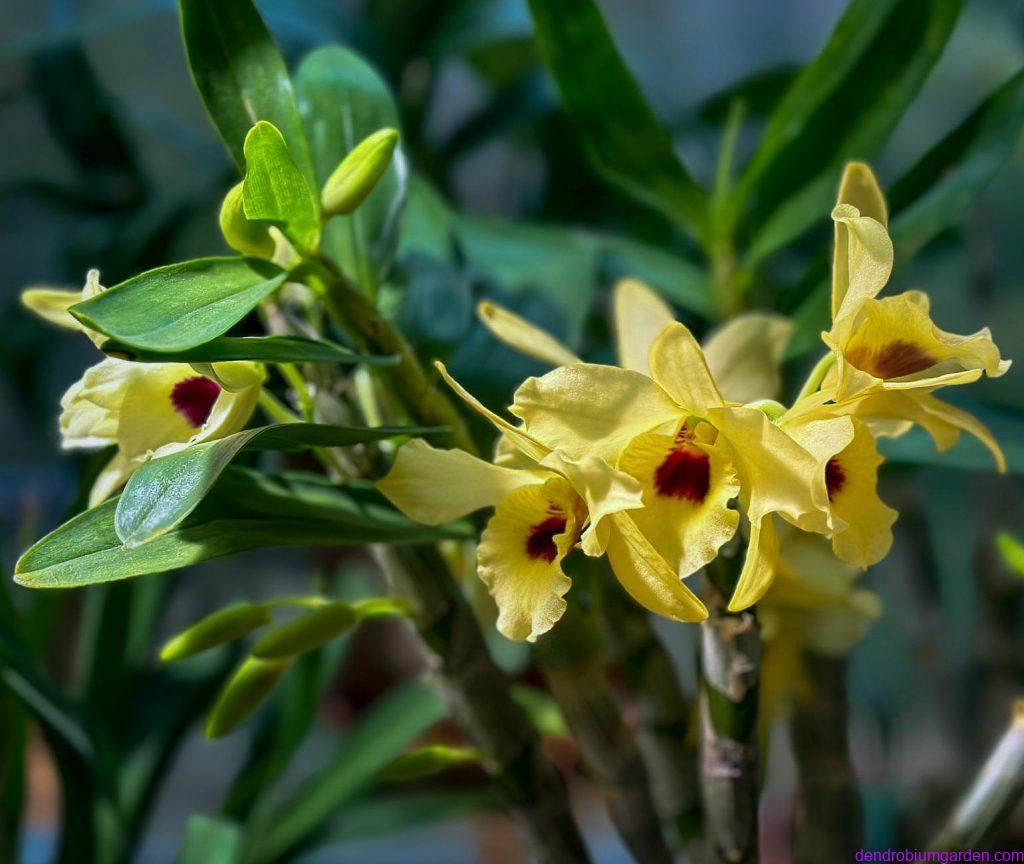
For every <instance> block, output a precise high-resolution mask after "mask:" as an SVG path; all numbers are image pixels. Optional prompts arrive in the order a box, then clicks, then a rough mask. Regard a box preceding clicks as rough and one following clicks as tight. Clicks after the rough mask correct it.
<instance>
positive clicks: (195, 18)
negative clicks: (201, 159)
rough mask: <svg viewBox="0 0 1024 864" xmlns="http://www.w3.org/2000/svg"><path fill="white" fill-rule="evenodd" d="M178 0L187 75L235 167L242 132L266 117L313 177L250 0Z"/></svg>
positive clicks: (283, 81) (270, 45)
mask: <svg viewBox="0 0 1024 864" xmlns="http://www.w3.org/2000/svg"><path fill="white" fill-rule="evenodd" d="M179 5H180V7H181V32H182V38H183V39H184V41H185V53H186V54H187V55H188V64H189V68H190V69H191V70H192V78H193V80H194V81H195V83H196V87H197V88H198V90H199V94H200V96H202V98H203V104H204V105H206V110H207V112H208V113H209V115H210V119H211V120H213V124H214V126H216V127H217V131H218V132H219V133H220V137H221V139H222V140H223V141H224V144H225V146H226V147H227V149H228V152H229V153H230V154H231V157H232V158H233V159H234V160H235V164H236V165H237V166H238V169H239V172H240V173H244V171H245V155H244V153H243V149H242V146H243V143H244V141H245V136H246V135H247V134H248V132H249V129H250V128H252V126H253V124H254V123H255V122H256V121H257V120H267V121H268V122H270V123H273V124H274V125H275V126H276V127H277V128H278V129H279V130H280V131H281V134H282V135H284V140H285V141H287V142H288V148H289V150H290V151H291V154H292V157H293V158H294V159H295V162H296V164H297V165H298V166H299V167H300V168H301V170H302V172H303V174H304V175H305V176H306V178H307V179H308V180H309V181H310V182H313V181H314V180H315V175H314V172H313V160H312V158H311V156H310V152H309V145H308V143H307V141H306V137H305V132H304V130H303V127H302V120H301V118H300V117H299V111H298V108H297V107H296V105H295V94H294V91H293V89H292V83H291V80H290V79H289V77H288V70H287V68H286V67H285V65H284V60H283V59H282V58H281V55H280V53H279V52H278V50H277V46H276V45H274V41H273V39H271V37H270V33H269V32H268V31H267V27H266V25H265V24H264V23H263V19H262V18H260V14H259V12H257V11H256V7H255V6H254V5H253V3H252V0H179Z"/></svg>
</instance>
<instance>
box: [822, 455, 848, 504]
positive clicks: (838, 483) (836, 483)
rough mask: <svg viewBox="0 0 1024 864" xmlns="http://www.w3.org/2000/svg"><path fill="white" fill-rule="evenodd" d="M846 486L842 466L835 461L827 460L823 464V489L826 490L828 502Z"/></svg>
mask: <svg viewBox="0 0 1024 864" xmlns="http://www.w3.org/2000/svg"><path fill="white" fill-rule="evenodd" d="M845 485H846V472H845V471H844V470H843V466H842V465H840V464H839V463H838V462H837V461H836V460H835V459H829V460H828V462H826V463H825V488H826V489H827V490H828V500H829V501H831V500H832V496H833V495H835V494H836V492H838V491H840V490H841V489H842V488H843V486H845Z"/></svg>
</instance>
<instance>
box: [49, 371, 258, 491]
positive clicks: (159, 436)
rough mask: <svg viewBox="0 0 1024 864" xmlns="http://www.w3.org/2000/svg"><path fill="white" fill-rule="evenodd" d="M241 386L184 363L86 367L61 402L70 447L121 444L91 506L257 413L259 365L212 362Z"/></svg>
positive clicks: (99, 479)
mask: <svg viewBox="0 0 1024 864" xmlns="http://www.w3.org/2000/svg"><path fill="white" fill-rule="evenodd" d="M214 367H215V369H216V370H217V371H218V372H219V373H220V377H221V378H222V380H223V379H225V378H226V379H229V380H231V381H232V382H233V383H234V385H235V387H236V388H237V389H233V390H228V389H226V388H225V387H222V386H221V384H219V383H217V381H215V380H213V379H211V378H207V377H205V376H203V375H199V374H197V373H196V371H195V370H194V369H193V368H192V367H191V366H189V365H188V364H187V363H130V362H128V361H127V360H117V359H114V358H108V359H107V360H103V361H101V362H100V363H97V364H96V365H95V366H92V367H91V368H89V369H87V370H86V371H85V374H84V375H83V376H82V378H81V379H80V380H79V381H76V382H75V383H74V384H72V385H71V387H70V388H69V389H68V391H67V392H66V393H65V394H64V397H63V398H62V399H61V408H62V413H61V415H60V431H61V438H62V442H63V446H64V447H65V448H66V449H73V448H85V449H96V448H101V447H108V446H111V445H116V446H117V453H116V454H115V455H114V457H113V458H112V459H111V460H110V462H109V463H108V464H107V466H106V467H105V468H104V469H103V471H101V472H100V474H99V476H98V477H97V478H96V482H95V483H94V484H93V487H92V491H91V492H90V495H89V506H90V507H93V506H95V505H96V504H99V503H100V502H101V501H103V500H105V499H106V498H108V497H109V496H110V495H112V494H113V493H114V492H116V491H117V490H118V489H119V488H120V487H121V486H122V485H123V484H124V483H125V482H126V481H127V480H128V478H129V477H130V476H131V475H132V473H133V472H134V471H135V470H136V469H137V468H138V467H139V466H140V465H141V464H142V463H143V462H145V461H146V460H147V459H149V458H150V457H152V456H162V455H165V454H166V453H169V452H173V451H174V450H178V449H181V448H183V447H187V446H189V445H190V444H196V443H199V442H200V441H209V440H212V439H214V438H222V437H224V436H225V435H230V434H232V433H233V432H237V431H239V430H240V429H242V428H243V427H244V426H245V424H246V423H247V422H248V420H249V418H250V417H251V416H252V412H253V411H254V410H255V408H256V403H257V400H258V398H259V392H260V386H261V384H262V383H263V377H264V375H263V369H262V367H261V366H259V365H258V364H256V363H247V362H244V361H232V362H230V363H217V364H214Z"/></svg>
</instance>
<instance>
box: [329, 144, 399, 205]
mask: <svg viewBox="0 0 1024 864" xmlns="http://www.w3.org/2000/svg"><path fill="white" fill-rule="evenodd" d="M397 144H398V130H396V129H379V130H378V131H376V132H374V133H373V134H372V135H370V136H369V137H367V138H364V139H363V140H362V141H360V142H359V143H358V144H357V145H356V146H355V147H354V148H353V150H352V152H351V153H349V154H348V156H346V157H345V158H344V159H342V160H341V164H340V165H339V166H338V167H337V168H335V169H334V173H333V174H332V175H331V176H330V178H329V179H328V181H327V182H326V183H325V184H324V188H323V192H322V193H321V196H320V206H321V210H322V211H323V215H324V218H328V217H330V216H342V215H345V214H347V213H351V212H352V211H353V210H355V209H356V208H357V207H358V206H359V205H360V204H362V203H363V201H365V200H366V196H367V195H369V194H370V193H371V192H372V191H373V189H374V187H375V186H376V185H377V182H378V181H379V180H380V178H381V177H383V176H384V172H385V171H387V169H388V165H390V164H391V155H392V154H393V153H394V152H395V147H396V145H397Z"/></svg>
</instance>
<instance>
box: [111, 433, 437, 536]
mask: <svg viewBox="0 0 1024 864" xmlns="http://www.w3.org/2000/svg"><path fill="white" fill-rule="evenodd" d="M436 431H438V430H436V429H425V428H421V427H412V426H409V427H406V426H395V427H392V426H377V427H373V428H368V427H348V426H331V425H328V424H322V423H282V424H279V425H276V426H261V427H259V428H256V429H245V430H243V431H241V432H236V433H234V434H233V435H228V436H226V437H224V438H218V439H216V440H214V441H204V442H203V443H201V444H194V445H193V446H191V447H187V448H185V449H183V450H179V451H178V452H176V453H171V454H168V455H167V456H162V457H160V458H158V459H151V460H150V461H149V462H147V463H146V464H145V465H143V466H142V467H140V468H139V470H138V471H136V472H135V473H134V474H133V475H132V477H131V479H130V480H129V481H128V485H127V486H126V487H125V490H124V493H123V494H122V495H121V498H120V500H119V501H118V505H117V514H116V516H115V517H114V524H115V527H116V529H117V535H118V537H120V538H121V541H122V542H123V543H124V545H125V546H126V547H128V548H129V549H131V548H134V547H136V546H140V545H142V544H143V543H148V542H150V541H152V540H153V538H155V537H159V536H160V535H161V534H164V533H166V532H167V531H169V530H170V529H171V528H173V527H174V526H175V525H177V524H178V523H179V522H181V520H182V519H184V518H185V517H186V516H188V514H189V513H191V512H192V511H193V510H194V509H195V508H196V507H197V506H199V503H200V502H201V501H202V500H203V498H204V497H205V496H206V494H207V493H208V492H209V491H210V489H211V488H212V487H213V485H214V483H216V482H217V478H218V477H220V475H221V472H223V471H224V469H225V468H227V467H228V465H229V464H230V463H231V461H232V460H233V459H234V458H235V457H236V456H237V455H238V454H239V453H241V452H242V450H303V449H307V448H311V447H349V446H351V445H353V444H364V443H366V442H369V441H381V440H383V439H385V438H393V437H395V436H397V435H423V434H429V433H430V432H436Z"/></svg>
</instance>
